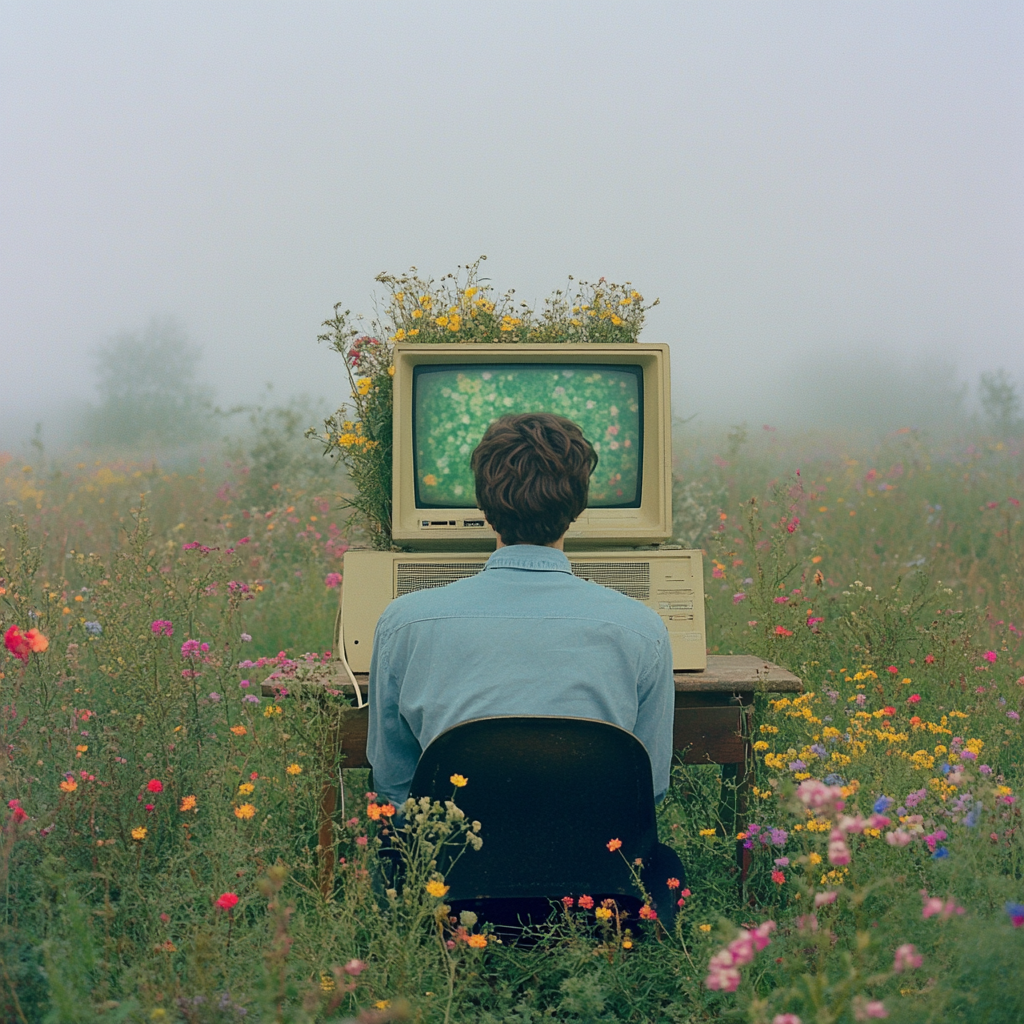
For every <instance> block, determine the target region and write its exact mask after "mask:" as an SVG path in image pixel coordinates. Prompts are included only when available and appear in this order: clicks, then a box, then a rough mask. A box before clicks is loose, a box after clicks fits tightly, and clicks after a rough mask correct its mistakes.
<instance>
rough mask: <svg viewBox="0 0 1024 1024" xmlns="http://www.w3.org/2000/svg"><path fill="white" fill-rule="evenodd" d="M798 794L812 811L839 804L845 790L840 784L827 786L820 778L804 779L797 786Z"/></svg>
mask: <svg viewBox="0 0 1024 1024" xmlns="http://www.w3.org/2000/svg"><path fill="white" fill-rule="evenodd" d="M796 795H797V798H798V799H799V800H800V802H801V803H802V804H803V805H804V807H809V808H810V809H811V810H812V811H818V810H822V809H824V808H830V807H832V806H833V805H836V806H838V803H837V802H838V801H840V800H841V799H842V796H843V791H842V790H841V789H840V788H839V786H826V785H825V783H824V782H821V781H820V780H819V779H804V781H803V782H801V783H800V785H799V786H797V788H796Z"/></svg>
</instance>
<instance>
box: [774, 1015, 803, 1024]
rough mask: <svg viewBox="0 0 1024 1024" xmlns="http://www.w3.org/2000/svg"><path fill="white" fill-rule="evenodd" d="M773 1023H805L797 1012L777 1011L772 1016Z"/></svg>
mask: <svg viewBox="0 0 1024 1024" xmlns="http://www.w3.org/2000/svg"><path fill="white" fill-rule="evenodd" d="M772 1024H803V1021H802V1020H800V1018H799V1017H798V1016H797V1015H796V1014H795V1013H777V1014H775V1016H774V1017H772Z"/></svg>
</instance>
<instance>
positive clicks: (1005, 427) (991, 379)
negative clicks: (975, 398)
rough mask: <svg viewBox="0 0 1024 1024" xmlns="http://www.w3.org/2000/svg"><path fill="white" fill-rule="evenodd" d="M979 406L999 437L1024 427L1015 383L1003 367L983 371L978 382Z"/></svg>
mask: <svg viewBox="0 0 1024 1024" xmlns="http://www.w3.org/2000/svg"><path fill="white" fill-rule="evenodd" d="M978 391H979V392H980V396H981V407H982V409H984V411H985V417H986V418H987V419H988V420H989V422H990V423H991V424H992V429H993V430H994V431H995V433H996V434H998V435H999V436H1000V437H1009V436H1010V435H1012V434H1016V433H1019V432H1020V431H1021V428H1022V427H1024V420H1021V418H1020V408H1021V399H1020V395H1019V394H1018V393H1017V385H1016V384H1015V383H1014V381H1013V379H1012V378H1011V377H1010V375H1009V374H1008V373H1007V372H1006V371H1005V370H1003V369H999V370H996V371H995V372H994V373H983V374H982V375H981V379H980V380H979V382H978Z"/></svg>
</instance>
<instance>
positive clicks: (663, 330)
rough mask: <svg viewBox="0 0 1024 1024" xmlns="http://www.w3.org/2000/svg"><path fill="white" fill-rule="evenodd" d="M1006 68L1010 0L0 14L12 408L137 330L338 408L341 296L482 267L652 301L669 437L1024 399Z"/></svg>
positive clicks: (229, 387) (545, 286) (3, 317)
mask: <svg viewBox="0 0 1024 1024" xmlns="http://www.w3.org/2000/svg"><path fill="white" fill-rule="evenodd" d="M1022 70H1024V6H1022V5H1020V4H1019V3H1017V2H1005V3H986V2H976V0H971V2H963V3H954V4H949V3H939V2H935V0H928V2H924V3H910V2H901V3H898V4H894V3H892V2H891V0H886V2H884V3H863V2H858V3H828V2H821V0H814V2H808V3H787V2H779V0H772V2H768V3H765V2H760V0H759V2H756V3H726V2H721V0H714V2H710V0H708V2H703V3H694V2H687V3H684V2H679V0H674V2H671V3H638V2H635V0H630V2H628V3H627V2H619V3H606V2H587V3H564V2H546V3H513V2H508V0H505V2H501V3H480V2H477V3H415V4H411V3H395V2H390V3H387V4H368V3H365V2H363V3H339V2H333V3H326V4H317V3H312V2H302V3H295V2H289V3H280V4H273V3H262V4H261V3H210V2H208V0H207V2H203V3H159V4H158V3H145V4H139V3H130V2H126V3H101V2H96V0H89V2H88V3H85V2H82V3H67V4H47V3H41V2H33V3H30V4H29V3H12V2H7V3H3V4H2V5H0V357H2V358H0V380H2V387H0V403H2V411H3V413H4V415H6V416H7V418H8V419H10V417H29V416H31V417H38V416H44V417H48V418H49V421H51V422H52V420H53V418H54V416H55V410H56V409H57V408H58V407H59V406H60V405H61V403H65V402H67V401H69V400H71V399H79V400H81V399H85V398H89V397H90V396H91V395H92V394H93V392H92V391H91V384H92V378H91V375H90V361H89V355H88V353H89V352H90V350H91V349H93V348H94V347H95V346H96V345H97V344H98V343H99V342H101V341H103V340H104V339H105V338H106V337H108V336H110V335H112V334H115V333H117V332H119V331H124V330H137V329H141V328H142V327H143V326H144V325H145V323H146V321H147V320H148V319H149V318H150V317H151V316H152V315H154V314H173V315H175V316H177V317H178V318H180V320H181V321H182V322H183V323H184V324H185V326H186V327H187V329H188V332H189V335H190V337H191V339H192V341H194V342H196V343H197V344H199V345H201V346H202V347H203V349H204V353H205V354H204V358H203V361H202V370H203V379H204V381H205V382H207V383H209V384H212V385H213V386H215V387H216V388H217V391H218V396H219V398H220V399H221V400H222V401H224V402H237V401H244V400H245V399H247V398H253V397H255V396H256V394H257V393H258V392H259V391H260V390H262V387H263V385H264V383H265V382H267V381H273V382H274V384H275V392H276V393H277V394H278V395H279V396H281V398H282V399H283V398H284V397H286V396H287V395H289V394H292V393H299V392H308V393H310V394H312V395H314V396H315V395H325V396H326V397H328V398H329V399H331V400H332V401H335V402H337V401H340V400H341V399H342V398H343V397H344V393H343V392H344V389H343V383H342V382H343V367H342V366H341V361H340V359H339V358H338V357H337V356H335V355H332V354H330V353H328V352H327V351H326V350H325V349H323V348H322V347H318V345H317V343H316V334H317V331H318V328H319V324H320V322H321V321H322V320H323V319H324V318H325V317H326V316H328V315H329V314H330V311H331V308H332V306H333V304H334V303H335V302H337V301H343V302H344V303H345V305H346V306H348V307H351V308H352V309H353V310H354V311H362V312H367V313H370V312H372V302H371V297H372V294H373V291H374V288H375V287H376V286H375V284H374V282H373V278H374V276H375V275H376V274H377V273H379V272H380V271H382V270H391V271H401V270H404V269H406V268H407V267H409V266H410V265H413V264H414V265H416V266H417V267H419V268H420V269H421V270H422V271H424V272H426V273H430V274H434V275H436V276H440V275H441V274H443V273H445V272H446V271H448V270H450V269H453V268H454V267H455V266H456V265H458V264H460V263H465V262H468V261H470V260H472V259H474V258H475V257H476V256H478V255H480V254H481V253H486V254H487V255H488V256H489V260H488V262H487V264H486V265H485V266H486V269H487V272H488V274H489V275H490V276H491V277H492V278H493V279H494V283H495V284H496V285H497V286H498V287H499V288H500V289H504V288H506V287H509V286H514V287H516V288H517V291H518V293H519V296H520V297H522V298H525V299H528V300H531V301H532V300H540V299H541V298H543V297H544V296H545V295H546V294H547V293H548V292H550V291H551V290H552V289H553V288H556V287H559V286H561V285H563V284H564V282H565V279H566V276H567V275H568V274H574V275H576V276H578V277H584V278H589V279H591V280H594V279H596V278H597V277H599V276H601V275H606V276H607V277H608V278H609V279H611V280H622V279H629V280H631V281H632V282H633V283H634V285H635V286H637V287H638V288H640V289H641V290H642V291H643V292H644V294H645V295H646V296H647V297H649V298H653V297H655V296H657V297H660V298H661V305H660V306H659V307H658V308H657V309H656V310H654V311H653V312H652V314H651V315H650V318H649V321H648V327H647V329H646V331H645V334H644V339H645V340H647V341H667V342H670V343H671V344H672V346H673V376H674V385H675V387H674V392H675V408H676V411H677V412H678V413H680V414H684V415H686V414H689V413H691V412H700V413H701V414H702V415H703V416H706V417H713V416H720V417H732V418H737V417H739V416H740V415H741V414H745V413H747V412H750V413H751V415H752V416H754V417H759V416H769V415H771V414H773V412H778V413H779V414H780V415H781V411H780V410H779V409H778V408H777V406H778V404H779V402H778V395H779V394H782V393H785V387H786V383H787V381H789V382H791V381H794V380H798V381H802V382H803V384H802V385H801V386H802V387H806V386H808V381H809V380H810V386H812V387H813V386H814V385H813V378H814V377H815V375H817V376H820V377H822V378H827V377H828V375H829V374H832V375H833V376H836V375H838V376H839V377H841V376H842V375H843V374H844V373H846V372H847V370H848V369H849V368H850V367H851V366H855V365H856V364H857V362H858V361H862V360H869V361H870V360H874V359H877V358H878V357H879V356H880V355H881V356H891V357H892V358H894V359H896V360H897V361H899V360H903V361H904V362H905V363H906V364H907V365H908V366H910V365H932V364H934V363H936V362H938V361H941V360H947V361H951V362H953V363H955V364H956V365H957V367H958V368H959V370H960V372H961V374H962V375H963V376H964V378H965V379H968V380H972V381H973V380H974V379H975V378H976V376H977V373H978V372H979V371H980V370H981V369H985V368H990V367H995V366H1000V365H1002V366H1006V367H1007V368H1008V369H1010V370H1011V371H1013V372H1014V373H1016V374H1017V376H1018V378H1019V379H1022V380H1024V299H1022V295H1024V292H1022V288H1021V284H1022V270H1024V259H1022V238H1024V203H1022V192H1021V167H1022V166H1024V164H1022V156H1024V152H1022V150H1024V136H1022V131H1021V129H1022V117H1021V115H1022V110H1024V85H1022ZM831 383H832V384H833V385H835V384H836V380H833V381H832V382H831ZM840 383H841V382H840ZM888 383H889V384H890V385H891V383H892V382H888ZM822 386H823V387H824V384H823V385H822Z"/></svg>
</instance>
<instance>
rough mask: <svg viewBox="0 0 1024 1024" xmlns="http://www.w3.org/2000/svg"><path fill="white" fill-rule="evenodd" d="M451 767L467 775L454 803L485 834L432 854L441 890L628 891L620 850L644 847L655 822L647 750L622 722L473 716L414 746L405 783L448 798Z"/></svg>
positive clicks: (651, 845) (483, 894)
mask: <svg viewBox="0 0 1024 1024" xmlns="http://www.w3.org/2000/svg"><path fill="white" fill-rule="evenodd" d="M455 774H459V775H463V776H465V777H466V778H467V779H468V780H469V784H468V785H467V786H466V787H465V788H463V789H459V790H458V791H457V792H456V796H455V802H456V803H457V804H458V806H459V807H460V808H462V810H464V811H465V812H466V815H467V816H468V817H469V818H470V820H474V819H475V820H478V821H480V822H481V824H482V826H483V827H482V829H481V832H480V835H481V836H482V837H483V841H484V842H483V848H482V849H481V850H480V851H474V850H472V849H470V850H467V851H466V852H465V853H464V854H463V855H462V857H461V858H460V859H459V860H458V862H457V863H456V864H455V865H454V866H452V867H451V868H450V870H447V871H446V870H445V869H446V867H448V864H447V863H440V864H439V865H438V868H439V870H440V871H441V872H442V873H443V874H444V875H445V882H446V883H447V884H448V885H449V886H450V887H451V888H450V891H449V893H448V896H447V899H448V900H451V901H459V900H478V899H494V900H500V899H524V898H525V899H529V898H546V899H559V898H560V897H562V896H569V895H575V896H578V895H580V894H588V895H597V894H600V895H601V896H617V895H623V896H634V897H635V896H636V895H637V889H636V886H635V885H634V884H633V880H632V878H631V877H630V872H629V868H628V867H627V864H626V863H625V862H624V861H623V857H622V856H620V853H621V854H622V855H624V856H625V858H626V859H627V860H628V861H629V862H630V863H632V862H633V859H634V858H636V857H641V858H644V859H645V860H647V859H648V858H650V857H651V855H652V854H653V853H654V851H655V849H656V847H657V828H656V824H655V818H654V789H653V785H652V780H651V762H650V758H649V757H648V756H647V751H646V750H645V749H644V746H643V744H642V743H641V742H640V741H639V740H638V739H637V738H636V737H635V736H634V735H633V734H632V733H629V732H627V731H626V730H625V729H620V728H619V727H618V726H615V725H610V724H609V723H607V722H599V721H594V720H593V719H588V718H555V717H548V716H502V717H495V718H477V719H473V720H472V721H469V722H462V723H461V724H459V725H456V726H453V727H452V728H451V729H448V730H447V731H446V732H443V733H441V735H440V736H437V737H436V738H435V739H434V741H433V742H432V743H431V744H430V745H429V746H428V747H427V749H426V750H425V751H423V754H422V756H421V757H420V760H419V764H418V765H417V766H416V773H415V775H414V776H413V780H412V787H411V790H410V794H411V795H412V796H414V797H421V796H428V797H430V798H431V799H434V800H442V801H443V800H448V799H451V797H452V790H453V786H452V783H451V782H450V781H449V780H450V778H451V776H452V775H455ZM610 839H621V840H622V848H621V851H618V852H610V851H609V850H608V847H607V843H608V841H609V840H610Z"/></svg>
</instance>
